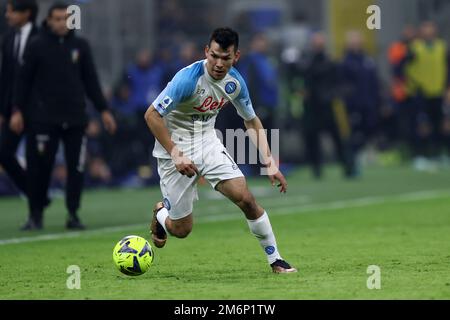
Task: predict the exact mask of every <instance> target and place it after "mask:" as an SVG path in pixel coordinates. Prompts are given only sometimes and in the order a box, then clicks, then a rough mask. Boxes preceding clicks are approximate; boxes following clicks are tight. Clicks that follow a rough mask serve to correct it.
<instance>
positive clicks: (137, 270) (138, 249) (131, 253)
mask: <svg viewBox="0 0 450 320" xmlns="http://www.w3.org/2000/svg"><path fill="white" fill-rule="evenodd" d="M153 256H154V254H153V250H152V247H151V246H150V244H149V243H148V241H147V240H145V239H144V238H142V237H139V236H133V235H130V236H126V237H124V238H123V239H122V240H120V241H119V242H118V243H117V244H116V246H115V247H114V250H113V260H114V263H115V265H116V267H117V269H119V271H120V272H122V273H124V274H126V275H127V276H139V275H141V274H144V273H145V272H147V270H148V269H149V268H150V266H151V265H152V263H153Z"/></svg>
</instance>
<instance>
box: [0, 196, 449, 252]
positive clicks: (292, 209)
mask: <svg viewBox="0 0 450 320" xmlns="http://www.w3.org/2000/svg"><path fill="white" fill-rule="evenodd" d="M443 197H450V190H428V191H418V192H411V193H404V194H398V195H393V196H376V197H363V198H357V199H348V200H339V201H333V202H328V203H317V204H309V205H302V206H301V207H299V206H298V204H297V205H295V206H292V205H290V206H276V207H274V208H273V209H276V211H273V212H270V214H271V215H285V214H292V213H312V212H317V211H326V210H336V209H346V208H355V207H366V206H371V205H377V204H383V203H387V202H410V201H419V200H428V199H437V198H443ZM267 208H270V207H267ZM202 210H204V211H205V212H208V208H207V207H206V208H202ZM196 219H197V222H198V223H208V222H216V221H228V220H238V219H242V214H240V213H238V212H237V211H236V212H233V213H225V214H220V215H217V214H214V215H209V216H208V215H203V216H201V215H200V216H197V217H196ZM143 226H148V223H145V224H144V223H141V224H133V225H122V226H115V227H106V228H99V229H95V230H88V231H78V232H66V233H53V234H43V235H38V236H34V237H20V238H12V239H5V240H0V246H2V245H9V244H20V243H27V242H38V241H49V240H59V239H68V238H76V237H81V236H92V235H97V234H104V233H111V232H117V231H126V230H133V229H136V228H141V227H143Z"/></svg>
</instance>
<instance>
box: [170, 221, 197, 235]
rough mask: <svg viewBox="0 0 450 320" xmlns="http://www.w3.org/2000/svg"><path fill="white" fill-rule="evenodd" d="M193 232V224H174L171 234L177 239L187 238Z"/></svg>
mask: <svg viewBox="0 0 450 320" xmlns="http://www.w3.org/2000/svg"><path fill="white" fill-rule="evenodd" d="M191 231H192V225H191V224H180V225H177V224H174V225H172V228H171V230H170V233H171V234H172V235H173V236H175V237H177V238H180V239H182V238H186V237H187V236H188V235H189V234H190V233H191Z"/></svg>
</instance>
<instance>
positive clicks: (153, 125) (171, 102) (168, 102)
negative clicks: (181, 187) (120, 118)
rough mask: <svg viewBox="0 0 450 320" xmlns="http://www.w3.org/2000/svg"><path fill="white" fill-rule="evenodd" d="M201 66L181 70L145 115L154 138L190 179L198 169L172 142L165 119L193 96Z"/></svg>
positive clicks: (180, 170) (178, 168)
mask: <svg viewBox="0 0 450 320" xmlns="http://www.w3.org/2000/svg"><path fill="white" fill-rule="evenodd" d="M200 66H201V65H199V64H194V65H191V66H190V67H187V68H184V69H182V70H180V71H179V72H178V73H177V74H176V75H175V77H174V78H173V79H172V81H171V82H169V84H168V85H167V87H166V88H165V89H164V90H163V91H162V92H161V93H160V95H159V96H158V97H157V98H156V100H155V101H154V102H153V103H152V105H151V106H150V107H149V108H148V109H147V111H146V113H145V121H146V122H147V125H148V127H149V128H150V131H151V132H152V133H153V135H154V137H155V138H156V139H157V140H158V142H159V143H160V144H161V145H162V146H163V148H164V149H166V151H167V152H168V153H169V154H170V156H171V157H172V161H173V163H174V164H175V167H176V168H177V170H178V172H180V173H181V174H182V175H186V176H188V177H193V176H194V175H195V174H198V169H197V167H196V166H195V165H194V164H193V163H192V161H191V160H190V159H189V158H188V157H186V156H185V155H183V153H182V152H181V150H179V149H178V147H177V146H176V144H175V143H174V142H173V141H172V139H171V136H170V132H169V129H168V128H167V126H166V124H165V122H164V119H163V117H165V116H166V115H168V114H169V113H170V112H171V111H172V110H174V109H175V108H176V107H177V105H178V104H179V103H181V102H183V101H185V100H186V99H188V98H189V97H191V96H192V93H193V91H194V90H195V86H196V82H197V78H196V71H197V70H198V67H200Z"/></svg>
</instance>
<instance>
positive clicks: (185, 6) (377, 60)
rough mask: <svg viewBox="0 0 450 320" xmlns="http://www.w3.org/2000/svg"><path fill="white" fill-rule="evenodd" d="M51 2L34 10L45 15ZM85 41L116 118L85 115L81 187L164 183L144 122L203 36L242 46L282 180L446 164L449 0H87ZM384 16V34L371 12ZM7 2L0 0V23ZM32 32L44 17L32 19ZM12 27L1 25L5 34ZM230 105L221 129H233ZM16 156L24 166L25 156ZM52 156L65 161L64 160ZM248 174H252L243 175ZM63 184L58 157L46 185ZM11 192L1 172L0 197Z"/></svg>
mask: <svg viewBox="0 0 450 320" xmlns="http://www.w3.org/2000/svg"><path fill="white" fill-rule="evenodd" d="M51 3H52V1H46V0H42V1H39V5H40V12H41V13H42V14H45V12H46V8H47V7H48V6H49V5H50V4H51ZM72 3H73V4H77V5H79V6H80V7H81V14H82V15H81V22H82V29H81V30H79V31H77V33H78V34H79V35H81V36H83V37H85V38H87V39H89V41H90V44H91V47H92V50H93V55H94V58H95V62H96V66H97V70H98V72H99V76H100V80H101V84H102V87H103V91H104V93H105V95H106V96H107V98H108V102H109V104H110V106H111V108H112V110H113V112H114V115H115V117H116V120H117V124H118V130H117V132H116V134H115V135H114V137H110V136H107V135H106V134H105V132H104V129H103V128H102V125H101V121H100V120H99V119H98V118H96V117H98V115H97V114H96V113H95V112H92V117H91V121H90V123H89V126H88V128H87V135H88V138H89V139H88V160H87V169H86V185H87V186H88V187H140V186H147V185H151V184H157V183H159V179H158V175H157V172H156V171H155V160H154V159H153V158H152V156H151V150H152V149H153V143H154V138H153V137H152V135H151V134H150V132H149V130H148V129H147V127H146V124H145V121H144V118H143V115H144V112H145V110H146V109H147V107H148V106H149V104H150V103H151V102H152V101H153V100H154V99H155V98H156V96H157V95H158V94H159V93H160V92H161V91H162V89H163V88H164V87H165V86H166V84H167V82H168V81H170V79H171V78H172V77H173V76H174V74H175V73H176V72H177V71H178V70H179V69H181V68H183V67H184V66H187V65H189V64H190V63H192V62H194V61H196V60H199V59H203V57H204V53H203V49H204V46H205V44H206V43H207V40H208V37H209V34H210V32H211V31H212V30H213V29H214V28H216V27H218V26H230V27H232V28H234V29H236V30H237V31H238V32H239V33H240V36H241V42H240V43H241V44H240V49H241V51H242V58H241V60H240V61H239V63H238V65H237V66H236V67H237V69H238V70H239V71H240V72H241V74H242V75H243V77H244V79H245V80H246V82H247V84H248V86H249V91H250V95H251V98H252V101H253V105H254V107H255V109H256V112H257V114H258V115H259V117H260V118H261V120H262V122H263V124H264V126H265V127H266V128H267V129H280V159H281V165H282V169H283V168H284V170H286V171H288V170H289V169H290V168H298V167H305V168H308V170H311V172H312V174H313V176H314V177H316V178H320V177H322V166H323V165H324V164H326V163H330V162H337V163H339V164H340V165H341V166H342V169H343V176H344V177H346V178H356V177H358V176H360V175H361V174H364V172H363V168H364V165H365V164H367V163H370V162H371V161H379V162H382V163H384V164H386V165H387V164H390V163H399V162H407V163H410V164H411V165H413V166H414V167H415V168H417V169H418V170H433V168H435V167H436V166H439V165H445V164H447V165H448V163H449V162H450V161H449V160H448V159H449V155H450V90H449V88H450V86H449V83H450V72H449V70H450V55H449V50H448V47H447V45H448V40H450V28H449V24H450V20H449V19H448V16H450V1H446V0H426V1H425V0H378V1H376V0H371V1H369V0H317V1H309V0H277V1H271V0H265V1H253V0H230V1H213V0H189V1H181V0H127V1H120V0H84V1H73V2H72ZM371 4H377V5H379V7H380V8H381V30H369V29H368V28H367V26H366V20H367V18H368V17H369V14H368V13H366V9H367V7H368V6H369V5H371ZM5 5H6V1H3V0H0V6H1V9H2V12H4V7H5ZM38 20H39V21H40V20H42V19H38ZM6 29H7V26H6V22H5V20H4V14H2V15H1V17H0V36H2V35H3V34H4V33H5V31H6ZM241 123H242V120H240V118H239V117H238V116H237V114H236V112H235V110H234V108H224V109H223V110H222V111H221V113H220V115H219V116H218V122H217V128H219V129H221V130H225V129H227V128H228V129H233V128H240V127H242V126H241ZM23 153H24V148H23V147H21V148H19V151H18V155H19V159H22V160H23V159H24V156H23ZM58 159H59V160H58ZM242 170H243V171H244V173H246V174H248V175H251V174H255V172H256V171H255V170H254V168H252V167H248V168H247V167H246V166H243V167H242ZM65 179H66V171H65V164H64V161H63V156H62V153H61V154H60V155H59V156H58V158H57V163H56V166H55V169H54V173H53V180H52V188H53V190H59V189H61V188H63V186H64V183H65ZM11 194H17V189H16V188H15V187H14V185H13V184H12V183H11V182H10V180H9V179H8V177H7V176H6V175H5V174H3V173H2V170H1V168H0V195H11Z"/></svg>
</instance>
